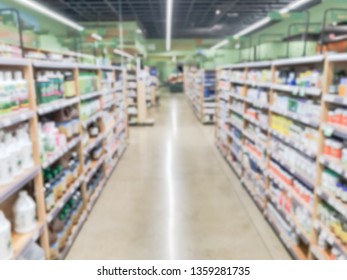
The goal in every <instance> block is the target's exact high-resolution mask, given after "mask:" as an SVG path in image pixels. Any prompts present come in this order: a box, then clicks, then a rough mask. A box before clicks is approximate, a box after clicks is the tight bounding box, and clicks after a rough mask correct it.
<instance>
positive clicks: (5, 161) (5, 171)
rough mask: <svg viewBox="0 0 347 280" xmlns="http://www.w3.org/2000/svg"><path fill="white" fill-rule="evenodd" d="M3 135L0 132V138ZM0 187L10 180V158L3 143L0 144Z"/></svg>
mask: <svg viewBox="0 0 347 280" xmlns="http://www.w3.org/2000/svg"><path fill="white" fill-rule="evenodd" d="M3 136H4V133H3V132H0V138H3ZM0 151H1V153H0V186H1V185H6V184H8V183H9V182H11V180H12V170H11V158H10V153H9V151H8V149H7V145H6V144H5V143H0Z"/></svg>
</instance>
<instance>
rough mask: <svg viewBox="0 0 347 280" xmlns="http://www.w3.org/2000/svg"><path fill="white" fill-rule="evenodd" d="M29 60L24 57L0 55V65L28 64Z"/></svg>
mask: <svg viewBox="0 0 347 280" xmlns="http://www.w3.org/2000/svg"><path fill="white" fill-rule="evenodd" d="M29 64H30V60H28V59H25V58H10V57H1V58H0V65H1V66H23V67H24V66H28V65H29Z"/></svg>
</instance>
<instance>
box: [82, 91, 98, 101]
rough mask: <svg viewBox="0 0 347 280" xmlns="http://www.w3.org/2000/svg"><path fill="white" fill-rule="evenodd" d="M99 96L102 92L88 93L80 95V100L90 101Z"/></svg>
mask: <svg viewBox="0 0 347 280" xmlns="http://www.w3.org/2000/svg"><path fill="white" fill-rule="evenodd" d="M100 95H102V91H94V92H90V93H84V94H81V96H80V98H81V100H88V99H92V98H95V97H99V96H100Z"/></svg>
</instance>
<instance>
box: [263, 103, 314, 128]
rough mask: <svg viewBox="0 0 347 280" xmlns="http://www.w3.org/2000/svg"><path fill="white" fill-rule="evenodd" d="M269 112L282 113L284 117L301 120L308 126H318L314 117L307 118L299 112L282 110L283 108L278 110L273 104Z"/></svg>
mask: <svg viewBox="0 0 347 280" xmlns="http://www.w3.org/2000/svg"><path fill="white" fill-rule="evenodd" d="M270 110H271V112H273V113H275V114H277V115H282V116H284V117H287V118H290V119H292V120H294V121H298V122H301V123H302V124H306V125H308V126H312V127H314V128H318V127H319V122H318V121H316V120H314V119H309V118H307V117H303V116H300V115H299V114H296V113H292V112H284V111H283V110H280V109H278V108H276V107H274V106H272V107H270Z"/></svg>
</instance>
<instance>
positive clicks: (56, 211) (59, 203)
mask: <svg viewBox="0 0 347 280" xmlns="http://www.w3.org/2000/svg"><path fill="white" fill-rule="evenodd" d="M83 181H84V176H83V175H81V176H80V177H78V179H76V180H75V182H74V183H72V185H71V186H70V187H69V188H68V190H67V191H66V192H65V193H64V195H63V196H62V197H61V198H60V199H59V201H57V202H56V204H55V206H54V208H53V209H52V210H50V211H49V213H47V222H48V223H50V222H52V221H53V219H54V218H55V217H56V216H57V215H58V214H59V212H60V211H61V209H63V207H64V206H65V204H66V203H67V202H68V201H69V200H70V198H71V196H72V195H73V194H74V193H75V192H76V190H77V189H78V187H80V186H81V184H82V183H83Z"/></svg>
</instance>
